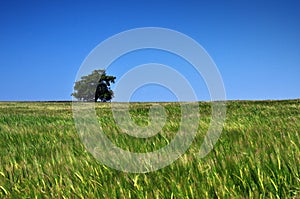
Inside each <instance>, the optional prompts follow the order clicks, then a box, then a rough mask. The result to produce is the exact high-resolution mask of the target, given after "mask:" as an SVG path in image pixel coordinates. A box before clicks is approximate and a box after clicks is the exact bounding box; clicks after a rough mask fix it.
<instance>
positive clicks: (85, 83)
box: [71, 70, 116, 102]
mask: <svg viewBox="0 0 300 199" xmlns="http://www.w3.org/2000/svg"><path fill="white" fill-rule="evenodd" d="M115 79H116V77H114V76H109V75H106V72H105V70H94V71H93V72H92V73H91V74H89V75H86V76H82V77H81V79H80V80H79V81H77V82H75V86H74V90H75V92H74V93H72V94H71V95H72V96H74V97H75V98H77V99H78V100H80V101H88V102H91V101H95V102H96V101H97V100H98V99H99V100H101V101H102V102H107V101H110V100H111V99H112V98H113V96H114V93H113V91H112V90H111V89H110V84H111V83H115Z"/></svg>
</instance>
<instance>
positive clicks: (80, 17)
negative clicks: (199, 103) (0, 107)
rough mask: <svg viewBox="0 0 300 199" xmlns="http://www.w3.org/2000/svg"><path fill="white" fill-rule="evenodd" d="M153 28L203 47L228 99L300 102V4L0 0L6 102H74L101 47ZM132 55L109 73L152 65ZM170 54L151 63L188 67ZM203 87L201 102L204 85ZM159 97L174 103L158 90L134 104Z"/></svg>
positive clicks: (1, 88) (0, 85) (0, 87)
mask: <svg viewBox="0 0 300 199" xmlns="http://www.w3.org/2000/svg"><path fill="white" fill-rule="evenodd" d="M149 26H151V27H164V28H170V29H173V30H177V31H180V32H182V33H184V34H186V35H188V36H190V37H192V38H193V39H195V40H196V41H197V42H199V43H200V44H201V45H202V46H203V47H204V48H205V49H206V51H207V52H208V53H209V54H210V56H211V57H212V59H213V60H214V62H215V63H216V65H217V66H218V68H219V71H220V73H221V75H222V77H223V81H224V85H225V88H226V93H227V98H228V99H289V98H300V78H299V75H300V36H299V35H300V1H296V0H295V1H259V0H258V1H254V0H249V1H245V0H236V1H230V0H228V1H196V0H195V1H160V0H152V1H148V0H145V1H140V0H135V1H132V0H128V1H56V0H55V1H0V46H1V48H0V58H1V59H0V74H1V78H0V92H1V93H0V100H71V96H70V94H71V93H72V89H73V88H72V87H73V83H74V81H75V77H76V73H77V70H78V69H79V67H80V65H81V63H82V62H83V60H84V59H85V57H86V56H87V55H88V54H89V52H90V51H91V50H92V49H93V48H94V47H96V45H98V44H99V43H100V42H101V41H103V40H105V39H107V38H108V37H110V36H112V35H114V34H117V33H119V32H122V31H125V30H128V29H132V28H139V27H149ZM153 53H154V54H155V53H159V52H152V56H153ZM130 56H133V55H130V54H129V55H128V56H127V57H124V58H123V59H120V61H119V62H116V63H115V65H117V64H120V65H119V66H115V67H112V68H111V69H109V70H108V73H109V74H110V75H116V76H117V78H119V75H121V74H122V71H123V72H124V71H125V72H126V70H128V69H130V67H134V66H135V65H133V64H141V63H143V61H145V62H147V61H149V57H147V52H141V53H140V54H139V53H136V54H135V55H134V56H133V57H130ZM168 56H169V55H158V56H157V57H158V58H157V59H155V60H150V61H156V62H158V61H162V62H165V61H166V62H168V61H169V63H167V64H169V65H172V64H180V63H181V61H182V60H181V61H180V60H178V61H176V57H173V58H172V56H169V57H168ZM143 58H145V59H143ZM136 60H139V61H136ZM135 61H136V63H135ZM183 64H184V63H183ZM121 65H127V68H126V67H124V68H122V69H121ZM177 67H180V66H177ZM175 68H176V67H175ZM118 69H120V70H118ZM186 73H187V74H191V76H192V74H193V71H192V70H191V71H186ZM191 78H192V77H191ZM199 84H203V82H202V83H199ZM195 87H197V86H195ZM197 89H198V90H199V91H197V95H198V97H199V100H201V99H202V97H201V93H202V91H201V89H204V90H205V87H203V86H201V85H199V86H198V87H197ZM203 92H204V91H203ZM149 93H151V94H149ZM155 93H161V94H160V95H159V96H160V98H159V101H168V100H172V99H173V97H172V94H171V93H168V92H166V90H165V89H162V88H160V87H157V86H154V85H152V86H151V85H150V86H148V87H144V88H141V89H140V90H139V91H137V93H135V95H134V96H133V99H134V100H135V101H154V100H155V99H157V95H155ZM203 96H205V95H203ZM203 99H206V97H203Z"/></svg>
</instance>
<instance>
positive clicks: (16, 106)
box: [0, 100, 300, 199]
mask: <svg viewBox="0 0 300 199" xmlns="http://www.w3.org/2000/svg"><path fill="white" fill-rule="evenodd" d="M159 104H160V105H162V106H164V107H165V110H166V113H167V119H166V123H165V125H164V126H163V129H162V131H161V132H160V133H158V134H157V135H155V136H153V137H150V138H145V139H144V138H143V139H141V138H133V137H131V136H129V135H127V134H126V133H122V132H119V129H118V127H117V125H116V123H115V122H114V119H113V117H112V112H111V109H110V103H97V105H96V112H97V116H98V119H99V123H100V124H101V125H102V128H103V130H104V132H105V134H106V135H107V137H108V138H109V139H110V140H111V141H112V142H113V143H114V144H115V145H117V146H119V147H121V148H123V149H126V150H129V151H133V152H150V151H155V150H158V149H159V148H161V147H163V146H166V145H167V144H168V143H169V142H170V141H171V140H172V139H173V138H174V136H175V134H176V132H177V131H178V128H179V124H180V123H179V122H180V113H181V112H180V105H179V104H178V103H159ZM150 106H151V103H131V104H130V107H131V109H130V114H131V116H132V119H133V120H134V122H135V123H136V124H138V125H141V126H143V125H144V126H146V125H147V124H149V122H150V121H149V118H148V112H149V107H150ZM199 107H200V121H199V127H198V131H197V135H196V137H195V139H194V141H193V142H192V144H191V146H190V148H189V149H188V150H187V151H186V153H185V154H184V155H182V156H181V157H180V158H179V159H177V160H176V161H174V162H173V163H172V164H170V165H169V166H166V167H164V168H162V169H160V170H157V171H154V172H149V173H126V172H123V171H118V170H115V169H112V168H110V167H108V166H106V165H104V164H102V163H101V162H99V161H97V160H96V159H95V158H94V157H93V156H92V155H91V154H90V153H89V152H88V151H87V150H86V149H85V146H84V145H83V143H82V142H81V139H80V138H79V134H78V133H77V131H76V128H75V124H74V120H73V113H72V103H71V102H0V198H149V199H151V198H300V137H299V133H300V100H282V101H228V102H227V104H226V107H227V115H226V121H225V124H224V128H223V131H222V134H221V136H220V139H219V140H218V142H217V143H216V145H215V147H214V149H213V150H212V151H211V152H210V153H209V154H208V155H207V156H206V157H204V158H199V157H198V155H197V154H198V151H199V149H200V146H201V143H202V141H203V137H204V135H205V134H206V132H207V129H208V127H209V124H210V120H211V104H210V103H209V102H199Z"/></svg>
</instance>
